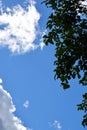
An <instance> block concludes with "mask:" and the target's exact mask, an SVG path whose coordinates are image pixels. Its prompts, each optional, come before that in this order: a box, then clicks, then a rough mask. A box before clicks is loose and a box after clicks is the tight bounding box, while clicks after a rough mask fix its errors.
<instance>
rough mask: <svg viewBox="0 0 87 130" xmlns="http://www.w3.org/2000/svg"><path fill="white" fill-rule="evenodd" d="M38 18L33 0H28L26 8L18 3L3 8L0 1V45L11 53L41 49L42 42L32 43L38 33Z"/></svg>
mask: <svg viewBox="0 0 87 130" xmlns="http://www.w3.org/2000/svg"><path fill="white" fill-rule="evenodd" d="M39 19H40V14H39V12H38V11H37V10H36V7H35V2H34V1H33V0H29V2H28V4H27V7H26V9H24V8H23V7H22V6H21V5H19V4H18V5H16V6H14V7H13V8H9V7H7V8H6V9H5V10H3V6H2V2H1V1H0V46H1V47H5V46H7V47H8V48H9V49H10V51H11V52H12V53H18V54H20V53H25V52H28V51H30V50H34V49H36V48H38V47H41V49H42V48H43V46H44V45H43V43H42V42H41V43H39V44H35V43H34V42H35V39H36V37H37V36H38V35H39V29H38V21H39Z"/></svg>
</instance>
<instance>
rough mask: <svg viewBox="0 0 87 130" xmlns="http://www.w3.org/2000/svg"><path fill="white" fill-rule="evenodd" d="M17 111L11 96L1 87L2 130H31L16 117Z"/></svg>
mask: <svg viewBox="0 0 87 130" xmlns="http://www.w3.org/2000/svg"><path fill="white" fill-rule="evenodd" d="M15 110H16V108H15V106H14V104H13V102H12V97H11V95H10V94H9V93H8V92H7V91H6V90H4V89H3V87H2V86H1V85H0V130H31V129H29V128H26V127H25V126H23V124H22V122H21V120H20V119H19V118H18V117H16V116H15V115H14V111H15Z"/></svg>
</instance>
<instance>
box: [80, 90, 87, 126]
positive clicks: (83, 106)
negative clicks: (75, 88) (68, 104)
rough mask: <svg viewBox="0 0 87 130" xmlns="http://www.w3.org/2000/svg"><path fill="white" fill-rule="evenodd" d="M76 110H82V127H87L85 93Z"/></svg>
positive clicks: (86, 98) (86, 94) (86, 96)
mask: <svg viewBox="0 0 87 130" xmlns="http://www.w3.org/2000/svg"><path fill="white" fill-rule="evenodd" d="M78 110H83V111H84V113H85V115H84V116H83V121H82V125H83V126H87V93H85V94H84V95H83V100H82V103H81V104H78Z"/></svg>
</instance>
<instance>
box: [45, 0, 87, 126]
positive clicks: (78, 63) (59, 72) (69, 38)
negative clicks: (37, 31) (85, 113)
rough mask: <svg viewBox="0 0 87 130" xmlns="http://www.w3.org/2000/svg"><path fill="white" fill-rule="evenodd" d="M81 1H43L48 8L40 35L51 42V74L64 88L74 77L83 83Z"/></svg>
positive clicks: (86, 13)
mask: <svg viewBox="0 0 87 130" xmlns="http://www.w3.org/2000/svg"><path fill="white" fill-rule="evenodd" d="M82 2H85V0H44V1H43V3H44V4H45V5H46V6H47V8H51V13H50V15H49V17H48V21H47V24H46V28H47V33H46V34H45V35H44V36H43V38H44V42H45V44H46V45H48V44H49V43H50V44H53V45H55V57H56V60H55V61H54V65H55V70H54V72H55V76H54V78H55V79H60V81H61V86H62V87H63V88H64V89H67V88H69V87H70V84H69V81H70V80H71V79H75V78H78V80H79V83H80V84H81V85H83V86H86V85H87V5H85V4H82ZM86 106H87V104H86ZM79 108H80V107H79ZM84 118H85V117H84ZM83 124H84V123H83ZM85 125H87V123H86V124H85Z"/></svg>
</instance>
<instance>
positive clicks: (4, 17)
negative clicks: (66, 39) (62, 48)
mask: <svg viewBox="0 0 87 130" xmlns="http://www.w3.org/2000/svg"><path fill="white" fill-rule="evenodd" d="M0 3H1V4H0V59H1V62H0V78H1V79H0V84H1V85H0V107H1V108H0V128H2V130H84V128H83V127H82V126H81V120H82V116H83V113H82V112H79V111H77V106H76V105H77V104H78V103H80V102H81V100H82V94H83V93H85V92H86V88H84V87H83V86H80V85H78V80H77V79H76V80H72V81H71V88H70V89H68V90H63V89H62V87H61V86H60V81H59V80H58V81H55V80H54V72H53V70H54V65H53V62H54V60H55V57H54V53H55V48H54V46H52V45H49V46H48V47H46V46H44V43H43V42H42V35H43V33H44V32H45V29H46V28H45V25H46V21H47V17H48V15H49V13H50V12H49V9H47V8H46V7H45V6H44V5H41V0H37V1H35V2H34V1H32V0H31V2H30V1H28V0H27V1H24V0H12V1H11V0H9V1H8V0H3V1H2V0H0ZM35 3H36V4H35Z"/></svg>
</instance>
